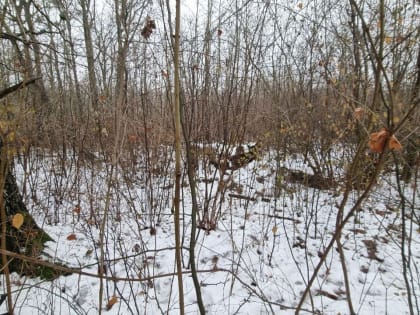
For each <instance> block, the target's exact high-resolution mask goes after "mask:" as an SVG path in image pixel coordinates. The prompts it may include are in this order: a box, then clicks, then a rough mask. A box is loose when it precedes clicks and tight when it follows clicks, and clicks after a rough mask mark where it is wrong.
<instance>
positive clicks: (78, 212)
mask: <svg viewBox="0 0 420 315" xmlns="http://www.w3.org/2000/svg"><path fill="white" fill-rule="evenodd" d="M80 210H81V208H80V206H79V205H77V206H75V207H74V209H73V212H74V213H76V214H80Z"/></svg>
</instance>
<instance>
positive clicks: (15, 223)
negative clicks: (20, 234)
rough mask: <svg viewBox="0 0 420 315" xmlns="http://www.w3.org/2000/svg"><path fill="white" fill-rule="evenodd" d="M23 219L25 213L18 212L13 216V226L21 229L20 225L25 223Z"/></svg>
mask: <svg viewBox="0 0 420 315" xmlns="http://www.w3.org/2000/svg"><path fill="white" fill-rule="evenodd" d="M23 220H24V217H23V215H22V214H21V213H16V214H15V215H14V216H13V219H12V226H13V227H14V228H15V229H18V230H19V229H20V227H21V226H22V224H23Z"/></svg>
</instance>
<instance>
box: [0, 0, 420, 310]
mask: <svg viewBox="0 0 420 315" xmlns="http://www.w3.org/2000/svg"><path fill="white" fill-rule="evenodd" d="M174 10H175V8H171V7H168V2H167V1H163V0H160V1H156V2H152V1H139V0H123V1H115V2H104V3H102V2H97V1H92V0H75V1H63V0H57V1H31V0H25V1H10V0H5V2H4V3H3V4H2V6H1V11H0V42H1V45H0V89H1V90H3V91H7V88H9V87H12V86H14V85H15V84H16V83H19V82H22V86H19V87H18V88H16V91H14V92H13V93H11V94H9V95H7V97H4V98H2V99H1V100H0V102H1V103H0V115H1V117H0V123H1V124H0V136H1V138H2V142H3V143H4V144H5V146H4V147H3V148H2V150H3V151H4V150H6V149H7V155H5V156H4V155H2V159H4V158H7V159H10V161H11V160H13V159H15V158H17V159H19V161H20V162H21V163H23V164H24V165H26V166H28V165H29V166H28V167H30V162H31V159H34V155H33V152H36V159H39V158H42V157H45V158H46V157H51V156H54V157H57V158H58V159H57V161H58V162H57V165H58V167H61V169H60V170H59V171H60V172H64V173H65V172H66V171H67V170H66V165H67V164H66V163H67V162H68V161H69V160H71V161H75V165H76V168H79V167H81V166H82V165H83V166H86V165H87V166H90V167H92V176H93V175H94V172H95V171H93V169H94V166H95V165H97V163H102V162H105V163H106V165H108V166H109V167H107V169H106V174H107V176H108V177H109V186H108V188H109V190H108V191H107V193H108V194H105V196H104V200H105V210H104V213H101V214H98V213H95V210H94V209H95V207H92V209H90V213H89V218H88V219H89V220H91V222H94V223H95V224H98V228H99V230H100V231H101V235H100V239H101V240H102V241H103V239H104V238H105V237H106V235H105V234H104V233H105V226H106V225H107V224H108V220H109V219H110V218H109V215H110V214H109V213H108V210H109V209H110V207H111V206H110V201H109V194H114V193H115V194H118V189H117V188H116V186H115V179H116V178H117V177H118V176H122V177H123V178H124V180H125V181H126V182H127V183H130V182H132V181H134V180H135V178H136V174H138V173H139V172H141V173H142V174H145V175H144V178H145V183H146V187H147V192H148V193H147V195H146V196H145V197H146V198H147V200H146V204H147V210H146V212H149V214H150V216H149V217H148V220H149V221H148V222H144V223H145V224H146V226H148V227H149V228H150V229H151V231H152V229H153V228H154V227H155V226H156V224H158V223H159V222H160V220H161V211H162V209H163V208H164V207H165V206H166V205H170V204H171V202H172V201H171V198H172V195H171V193H170V192H168V191H167V190H163V189H159V188H156V187H155V186H154V183H153V181H154V180H155V179H156V178H157V177H158V176H162V175H165V174H168V176H172V173H170V172H171V171H172V168H171V167H170V164H171V155H172V152H173V151H174V141H175V137H174V134H175V133H174V131H175V124H174V111H173V108H174V104H175V97H176V95H174V92H173V89H174V78H173V77H174V47H175V46H174V45H175V39H177V38H176V36H177V35H176V33H175V27H174V21H175V11H174ZM418 10H419V5H418V3H417V2H414V1H412V2H409V3H408V2H407V1H401V0H395V1H394V0H393V1H389V0H381V1H356V0H349V1H335V0H329V1H311V2H309V3H307V2H303V1H302V2H290V1H280V0H279V1H230V0H228V1H199V0H197V1H196V2H194V3H191V4H190V5H187V4H186V5H183V6H182V12H183V13H182V16H181V31H180V35H179V44H180V58H179V66H180V68H179V71H180V93H179V101H180V105H181V109H182V112H181V115H182V117H181V120H182V134H183V141H182V142H183V144H184V149H185V148H186V149H187V150H184V153H183V161H185V164H184V166H185V168H184V170H185V172H187V171H188V176H189V182H190V183H191V182H192V181H193V180H194V168H195V167H196V164H197V160H200V159H202V160H205V159H213V158H215V157H209V156H210V155H209V154H208V153H207V152H205V150H204V146H201V147H200V148H203V150H202V152H200V150H198V149H197V148H196V149H195V151H194V145H196V144H199V143H200V144H215V143H217V144H219V145H220V148H221V149H220V150H221V151H226V152H227V151H228V149H229V148H232V147H234V146H237V145H240V144H244V143H257V144H258V147H259V150H260V151H261V152H263V151H264V150H266V151H268V150H274V151H275V152H276V154H277V155H276V158H277V159H278V160H279V161H281V160H282V159H283V158H285V157H286V156H289V155H291V154H302V155H303V156H304V158H305V162H306V163H307V165H308V166H309V168H310V169H311V170H312V175H314V176H319V177H317V178H315V179H314V180H315V181H317V182H318V181H319V180H325V181H326V183H327V182H328V185H330V184H331V185H332V183H336V182H337V181H340V183H341V184H343V185H344V187H345V188H346V190H345V191H346V192H345V196H348V194H349V192H350V191H351V190H352V189H359V190H361V191H362V192H361V193H360V196H361V197H360V199H359V201H358V204H360V203H362V202H363V200H364V199H366V197H367V196H368V195H369V192H370V190H371V188H372V187H373V186H374V185H375V183H376V178H377V177H378V175H379V174H380V173H381V172H382V171H383V170H385V171H386V170H389V169H393V170H397V172H398V176H399V177H398V178H399V179H401V180H405V181H410V179H412V178H413V176H414V177H415V176H416V172H417V169H418V164H419V157H418V152H419V146H420V143H419V139H420V137H419V134H420V133H419V129H418V121H419V115H420V114H419V110H418V107H419V106H418V105H419V101H420V94H419V92H420V91H419V90H420V44H419V38H420V33H419V32H420V30H419V26H418V18H419V16H418ZM31 80H34V81H31ZM29 81H31V84H29V85H25V82H29ZM383 128H384V129H383ZM381 132H382V133H381ZM390 143H394V144H395V143H397V144H398V145H399V144H400V145H401V147H402V150H399V151H397V150H389V144H390ZM369 147H370V149H371V150H370V151H369ZM391 149H393V148H392V147H391ZM398 149H399V146H398ZM193 151H194V152H193ZM372 151H373V152H372ZM337 152H339V154H341V155H342V157H343V159H342V162H343V169H345V170H346V174H345V176H341V175H342V174H340V175H338V174H336V172H335V167H336V166H337V165H335V163H336V162H334V161H335V160H334V159H333V158H332V156H333V155H334V154H337ZM367 152H370V153H367ZM222 156H223V154H220V155H219V156H217V157H216V158H219V159H221V158H222ZM210 162H212V161H210ZM213 162H214V161H213ZM60 163H61V164H60ZM12 164H13V163H12ZM26 166H25V167H26ZM183 174H184V173H183ZM185 174H187V173H185ZM1 175H2V176H3V177H4V176H5V174H4V173H3V174H1ZM222 175H224V174H221V176H222ZM183 176H184V175H183ZM185 176H187V175H185ZM209 176H210V175H209ZM214 176H215V175H214ZM77 180H79V181H80V180H81V179H80V178H78V179H77ZM170 183H171V182H170V181H168V184H170ZM57 185H59V186H60V185H61V186H60V188H63V187H64V186H65V184H64V183H60V184H57ZM326 185H327V184H326ZM193 187H194V185H191V188H190V189H191V190H193V189H194V188H193ZM63 189H64V188H63ZM36 190H37V187H36V185H34V187H33V191H23V194H24V196H25V197H26V198H32V200H35V199H36V194H37V193H36ZM218 193H219V191H218ZM220 194H223V189H222V188H220ZM76 195H77V194H76ZM54 198H55V206H54V209H49V210H48V213H47V214H46V217H47V219H48V220H50V223H58V222H59V221H60V220H61V218H60V215H59V214H58V213H59V212H58V211H57V212H56V210H55V209H58V208H59V206H60V201H61V199H60V198H62V196H60V193H59V189H57V190H56V195H55V197H54ZM77 198H80V197H76V199H77ZM193 198H194V196H193ZM346 201H347V199H346V197H345V198H344V200H343V203H342V205H340V208H339V209H340V210H339V212H340V213H339V215H337V222H336V224H337V232H336V234H335V235H334V238H333V239H332V242H331V243H330V245H331V246H330V247H329V248H331V247H332V246H333V245H334V244H337V246H338V248H339V249H340V248H341V246H340V237H341V234H340V233H341V229H342V227H343V226H344V225H345V224H346V223H347V222H348V220H349V218H350V216H351V214H352V213H351V212H350V213H349V214H346V215H344V213H343V211H344V207H345V205H346ZM201 202H202V203H203V204H204V206H203V207H204V209H207V210H208V213H210V214H211V213H213V215H208V214H204V213H197V215H198V219H199V221H200V220H201V223H203V222H204V223H205V224H209V222H211V220H217V215H216V214H215V213H217V211H212V205H211V204H210V202H209V201H208V200H207V201H202V200H199V201H198V203H201ZM92 203H93V201H92ZM358 204H356V205H355V206H354V207H353V210H355V209H357V206H358ZM193 205H194V204H193ZM197 207H198V206H197ZM213 207H215V206H213ZM196 210H197V211H198V208H197V209H196ZM353 210H352V211H353ZM76 212H77V211H76ZM353 212H354V211H353ZM353 214H354V213H353ZM206 215H207V217H206ZM199 223H200V222H199ZM192 238H193V237H192ZM102 243H103V242H101V244H102ZM192 245H193V246H194V244H193V243H192ZM192 254H193V253H192ZM340 254H342V255H343V252H342V250H341V251H340ZM327 255H328V250H326V251H325V253H324V256H323V257H324V258H322V259H325V257H326V256H327ZM98 257H99V258H100V264H99V265H100V268H99V270H103V268H105V267H106V266H105V260H106V259H105V258H106V248H104V247H103V246H102V247H101V252H100V253H99V254H98ZM322 259H321V263H320V264H322ZM192 262H194V260H192ZM101 268H102V269H101ZM345 270H346V269H345V264H343V271H344V272H345ZM102 273H103V272H101V271H100V274H102ZM314 277H316V272H315V273H314ZM314 279H315V278H310V279H308V282H309V283H308V286H307V288H308V291H306V292H305V293H304V294H303V298H302V303H303V300H304V298H305V296H306V294H308V292H309V290H310V287H311V284H312V281H313V280H314ZM347 289H349V288H348V287H347ZM101 292H102V291H101ZM100 300H102V299H101V298H100ZM302 303H301V304H300V305H299V307H298V310H299V309H300V307H301V306H302ZM410 303H411V302H410ZM410 309H411V311H412V312H414V309H415V307H414V306H413V304H410ZM349 310H350V312H351V313H354V310H353V306H352V302H351V299H350V298H349Z"/></svg>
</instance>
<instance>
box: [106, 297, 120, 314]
mask: <svg viewBox="0 0 420 315" xmlns="http://www.w3.org/2000/svg"><path fill="white" fill-rule="evenodd" d="M117 302H118V298H117V297H116V296H115V295H114V296H113V297H112V298H110V299H109V301H108V303H106V310H107V311H109V310H110V309H111V308H112V306H113V305H114V304H115V303H117Z"/></svg>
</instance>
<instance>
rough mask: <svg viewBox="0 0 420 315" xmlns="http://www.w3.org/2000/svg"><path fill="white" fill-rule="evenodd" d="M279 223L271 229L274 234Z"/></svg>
mask: <svg viewBox="0 0 420 315" xmlns="http://www.w3.org/2000/svg"><path fill="white" fill-rule="evenodd" d="M277 230H278V229H277V225H275V226H273V228H272V229H271V231H272V232H273V234H276V233H277Z"/></svg>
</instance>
